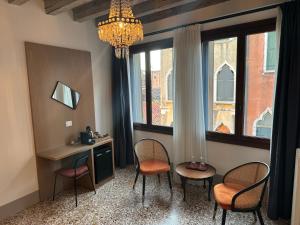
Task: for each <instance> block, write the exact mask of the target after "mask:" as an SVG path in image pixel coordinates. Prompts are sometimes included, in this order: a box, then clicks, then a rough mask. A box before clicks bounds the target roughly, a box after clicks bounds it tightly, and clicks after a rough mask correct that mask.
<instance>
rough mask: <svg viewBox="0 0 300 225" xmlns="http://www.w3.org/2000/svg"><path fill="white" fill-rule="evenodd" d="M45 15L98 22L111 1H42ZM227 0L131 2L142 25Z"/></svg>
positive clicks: (12, 0)
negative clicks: (71, 15) (68, 16)
mask: <svg viewBox="0 0 300 225" xmlns="http://www.w3.org/2000/svg"><path fill="white" fill-rule="evenodd" d="M27 1H29V0H8V2H9V3H11V4H16V5H22V4H23V3H25V2H27ZM43 1H44V6H45V13H46V14H50V15H57V14H59V13H63V12H66V11H72V13H73V19H74V20H75V21H78V22H82V21H86V20H95V23H96V24H98V22H99V21H102V20H105V19H107V18H108V10H109V7H110V2H111V0H43ZM225 1H229V0H131V2H132V8H133V13H134V15H135V16H136V17H137V18H139V19H141V21H142V23H143V24H147V23H151V22H154V21H157V20H161V19H165V18H168V17H171V16H175V15H179V14H182V13H186V12H190V11H193V10H196V9H200V8H205V7H207V6H211V5H215V4H218V3H221V2H225Z"/></svg>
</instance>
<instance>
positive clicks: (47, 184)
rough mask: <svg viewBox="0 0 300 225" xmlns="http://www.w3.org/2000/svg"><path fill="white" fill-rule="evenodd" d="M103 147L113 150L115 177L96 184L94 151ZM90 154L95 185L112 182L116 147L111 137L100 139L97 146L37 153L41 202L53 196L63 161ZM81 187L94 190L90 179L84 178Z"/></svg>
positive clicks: (59, 187)
mask: <svg viewBox="0 0 300 225" xmlns="http://www.w3.org/2000/svg"><path fill="white" fill-rule="evenodd" d="M103 145H110V146H111V149H112V165H113V175H112V176H111V177H109V178H106V179H105V180H103V181H101V182H100V183H98V184H96V182H95V170H94V168H95V167H94V165H95V162H94V149H96V148H97V147H99V146H103ZM85 151H88V152H89V161H88V165H89V168H90V171H91V175H92V178H93V183H94V185H95V186H96V187H97V186H100V185H102V184H104V183H105V182H107V181H108V180H111V179H112V178H114V176H115V164H114V145H113V139H112V138H111V137H106V138H99V139H96V142H95V144H93V145H82V144H75V145H65V146H61V147H58V148H54V149H50V150H45V151H39V152H37V153H36V155H37V157H38V158H39V160H38V161H37V162H38V163H37V166H38V179H39V192H40V200H46V199H48V198H49V197H51V195H52V188H53V182H54V181H53V180H54V175H53V174H54V171H55V170H57V169H59V168H61V167H62V166H63V165H62V164H63V163H61V161H64V160H68V158H69V157H70V156H73V155H76V154H78V153H81V152H85ZM80 184H81V185H83V186H85V187H87V188H90V189H93V187H92V186H91V182H90V180H88V178H83V179H82V182H80ZM63 186H67V185H60V186H58V189H57V190H58V191H59V190H62V188H63Z"/></svg>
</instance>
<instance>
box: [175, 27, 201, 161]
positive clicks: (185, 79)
mask: <svg viewBox="0 0 300 225" xmlns="http://www.w3.org/2000/svg"><path fill="white" fill-rule="evenodd" d="M200 30H201V29H200V25H195V26H189V27H185V28H180V29H178V30H176V31H175V35H174V75H175V103H174V134H173V138H174V164H175V165H176V164H178V163H180V162H185V161H200V160H203V161H207V153H206V140H205V121H204V104H203V81H202V79H203V77H202V65H201V64H202V57H201V34H200Z"/></svg>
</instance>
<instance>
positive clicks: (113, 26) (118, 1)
mask: <svg viewBox="0 0 300 225" xmlns="http://www.w3.org/2000/svg"><path fill="white" fill-rule="evenodd" d="M129 1H130V0H112V1H111V5H110V10H109V17H108V19H107V20H105V21H101V22H99V24H98V34H99V38H100V40H102V41H105V42H109V43H110V44H111V45H112V46H114V47H115V54H116V57H117V58H125V57H127V56H128V55H129V46H131V45H132V44H133V43H134V42H136V41H139V40H142V39H143V37H144V33H143V25H142V23H141V21H140V20H139V19H136V18H135V17H134V16H133V13H132V9H131V7H130V2H129Z"/></svg>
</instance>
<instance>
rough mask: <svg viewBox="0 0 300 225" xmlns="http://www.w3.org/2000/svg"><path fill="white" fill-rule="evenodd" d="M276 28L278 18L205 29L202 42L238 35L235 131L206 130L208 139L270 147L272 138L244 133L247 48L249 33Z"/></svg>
mask: <svg viewBox="0 0 300 225" xmlns="http://www.w3.org/2000/svg"><path fill="white" fill-rule="evenodd" d="M275 30H276V18H271V19H265V20H260V21H255V22H249V23H244V24H239V25H234V26H229V27H224V28H218V29H213V30H208V31H203V32H202V34H201V37H202V43H204V42H208V41H214V40H219V39H224V38H231V37H237V68H236V74H235V75H236V87H235V89H236V96H235V99H236V102H235V133H234V134H223V133H218V132H214V131H206V140H208V141H215V142H221V143H227V144H235V145H242V146H248V147H254V148H262V149H266V150H269V149H270V139H267V138H260V137H253V136H246V135H244V117H245V115H244V110H245V105H244V103H245V91H246V90H245V84H246V83H245V82H246V70H245V69H246V68H245V64H246V48H247V40H246V39H247V35H250V34H257V33H264V32H271V31H275Z"/></svg>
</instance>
